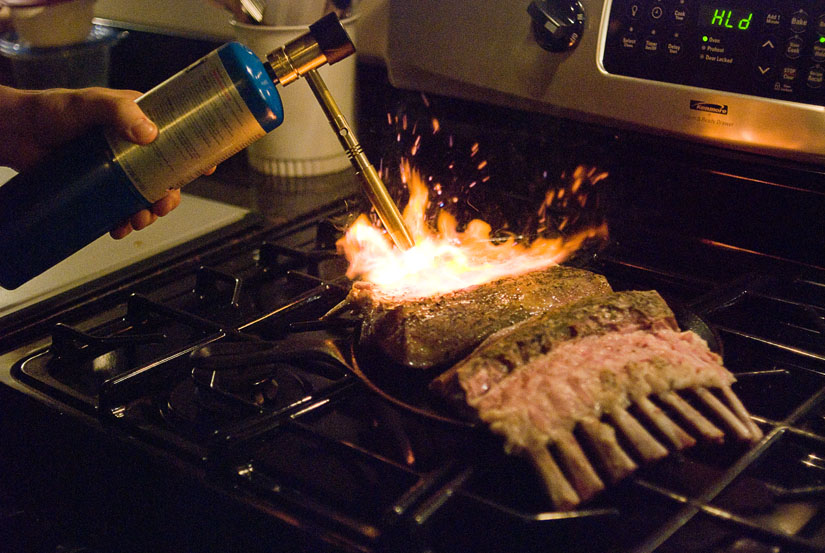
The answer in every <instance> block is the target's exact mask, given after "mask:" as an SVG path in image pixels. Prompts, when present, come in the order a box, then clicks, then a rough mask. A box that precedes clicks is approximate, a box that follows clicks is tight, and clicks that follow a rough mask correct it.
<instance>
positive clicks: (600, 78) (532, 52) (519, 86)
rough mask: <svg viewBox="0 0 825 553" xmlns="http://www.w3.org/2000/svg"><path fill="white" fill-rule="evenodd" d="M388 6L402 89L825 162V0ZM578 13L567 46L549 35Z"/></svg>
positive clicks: (483, 1) (434, 1) (543, 0)
mask: <svg viewBox="0 0 825 553" xmlns="http://www.w3.org/2000/svg"><path fill="white" fill-rule="evenodd" d="M389 12H390V15H389V37H390V40H389V44H388V52H387V58H388V66H389V69H390V75H391V79H392V81H393V83H394V84H396V85H398V86H400V87H404V88H413V89H425V90H428V91H429V92H433V93H443V94H447V95H450V96H458V97H462V98H466V99H471V100H481V101H485V102H488V103H493V104H499V105H505V106H508V107H515V108H518V109H526V110H532V111H540V112H545V113H551V114H554V115H562V116H565V117H572V118H577V119H583V120H587V121H590V122H597V123H603V124H608V125H611V126H619V127H623V128H630V129H637V130H643V131H648V132H653V133H661V134H666V135H671V136H676V137H680V138H687V139H690V140H694V141H699V142H704V143H710V144H714V145H718V146H721V147H723V148H730V149H735V150H745V151H750V152H757V153H762V154H767V155H770V156H773V157H777V158H784V159H791V160H797V161H804V162H812V163H820V162H822V161H825V113H823V110H824V109H825V108H823V105H824V104H825V79H824V78H823V75H825V3H823V2H820V1H816V0H790V1H789V0H781V1H780V0H533V1H532V2H530V1H528V0H522V1H515V2H500V1H497V0H478V1H476V2H472V3H471V4H468V3H466V2H443V1H441V0H416V1H413V2H408V1H401V0H398V1H396V0H392V1H391V5H390V10H389ZM565 20H566V21H565ZM571 22H572V24H573V26H577V27H578V28H577V29H574V30H572V31H568V35H569V34H573V35H574V36H573V37H572V39H570V40H569V41H568V43H567V44H563V45H562V46H561V47H559V48H555V50H556V51H549V50H548V49H545V48H544V47H542V46H541V45H540V44H539V42H541V37H537V32H538V33H548V32H549V33H563V32H564V29H561V30H559V29H558V27H559V26H562V27H564V26H565V25H567V24H570V23H571ZM537 38H539V40H538V41H537ZM436 45H438V46H439V47H436ZM442 45H449V47H442ZM545 46H547V45H546V44H545Z"/></svg>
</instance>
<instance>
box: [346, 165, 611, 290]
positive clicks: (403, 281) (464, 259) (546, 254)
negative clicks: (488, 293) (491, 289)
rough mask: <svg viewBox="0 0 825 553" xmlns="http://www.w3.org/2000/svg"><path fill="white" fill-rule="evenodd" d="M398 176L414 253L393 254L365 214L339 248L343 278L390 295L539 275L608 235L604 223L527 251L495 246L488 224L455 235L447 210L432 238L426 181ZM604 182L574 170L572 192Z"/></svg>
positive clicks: (476, 223) (515, 245)
mask: <svg viewBox="0 0 825 553" xmlns="http://www.w3.org/2000/svg"><path fill="white" fill-rule="evenodd" d="M401 174H402V181H403V182H405V183H406V184H407V187H408V188H409V191H410V200H409V202H408V203H407V206H406V207H405V208H404V212H403V218H404V222H405V223H406V225H407V228H408V229H409V230H410V232H411V233H412V235H413V239H414V241H415V246H414V247H413V248H411V249H409V250H406V251H403V250H400V249H398V248H396V247H394V246H393V244H392V242H391V240H390V239H389V238H388V237H387V235H386V233H385V232H384V231H383V230H382V229H379V228H376V227H375V226H373V225H372V224H371V223H370V220H369V218H368V217H367V216H366V215H363V214H362V215H361V216H359V217H358V219H357V220H356V221H355V222H354V223H353V225H352V226H351V227H350V228H349V229H348V230H347V233H346V235H345V236H344V237H343V238H341V239H340V240H339V241H338V249H339V250H340V251H343V253H344V254H345V255H346V257H347V259H348V260H349V263H350V264H349V269H348V270H347V276H348V277H349V278H351V279H354V278H357V277H361V278H362V279H364V280H367V281H369V282H372V283H373V284H376V285H378V286H379V287H380V288H381V291H382V292H383V293H385V294H387V295H388V296H399V297H404V298H414V297H427V296H433V295H437V294H444V293H447V292H451V291H454V290H459V289H462V288H467V287H470V286H475V285H479V284H484V283H486V282H491V281H493V280H496V279H499V278H502V277H505V276H515V275H519V274H523V273H527V272H530V271H535V270H539V269H544V268H547V267H549V266H552V265H556V264H558V263H561V262H562V261H564V260H565V259H567V258H568V257H569V256H570V255H571V254H572V253H573V252H575V251H576V250H577V249H578V248H579V247H581V245H582V244H583V243H584V241H585V240H587V239H589V238H595V237H605V236H607V225H606V224H602V225H600V226H598V227H595V228H590V229H587V230H584V231H582V232H579V233H577V234H575V235H573V236H569V237H566V238H562V237H558V238H553V239H547V238H539V239H536V240H534V241H533V242H532V243H531V244H529V245H525V244H522V243H519V242H518V241H517V240H516V238H515V237H510V238H508V239H507V240H505V241H500V240H494V239H493V238H491V236H490V233H491V230H492V229H491V228H490V225H489V224H487V223H486V222H484V221H481V220H478V219H475V220H473V221H470V223H469V224H468V225H467V226H466V228H465V230H464V231H463V232H459V231H458V223H457V221H456V219H455V218H454V217H453V216H452V215H451V214H449V213H447V212H446V211H440V212H439V213H438V219H437V223H436V229H435V231H434V230H433V229H432V228H431V227H430V226H429V225H428V224H427V220H426V219H427V218H426V213H427V207H428V201H429V195H428V190H427V186H426V185H425V184H424V180H423V179H422V177H421V175H420V174H419V173H418V172H417V171H414V170H412V169H411V168H410V165H409V163H408V162H406V161H405V162H403V163H402V168H401ZM606 176H607V175H606V174H605V173H601V174H597V173H595V172H594V171H593V170H591V171H590V172H589V173H588V172H586V171H584V169H580V171H579V170H577V172H576V174H574V183H573V186H574V187H575V188H576V189H578V187H579V186H581V183H582V181H583V180H584V179H590V182H598V181H599V180H601V179H602V178H604V177H606ZM561 197H563V194H561V193H559V194H558V195H556V196H554V195H552V194H548V195H547V198H546V200H545V203H544V204H543V205H542V206H541V208H540V210H539V214H540V215H541V216H542V217H544V214H545V213H546V211H547V208H548V204H549V203H552V202H553V201H554V198H555V199H558V198H561Z"/></svg>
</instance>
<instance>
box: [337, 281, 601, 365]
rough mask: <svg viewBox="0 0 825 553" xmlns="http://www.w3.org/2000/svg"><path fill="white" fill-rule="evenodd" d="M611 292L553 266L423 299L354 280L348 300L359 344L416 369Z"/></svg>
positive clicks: (445, 360) (453, 358)
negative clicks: (358, 320) (358, 321)
mask: <svg viewBox="0 0 825 553" xmlns="http://www.w3.org/2000/svg"><path fill="white" fill-rule="evenodd" d="M610 291H611V288H610V285H609V284H608V283H607V280H606V279H605V278H604V277H603V276H601V275H598V274H596V273H593V272H590V271H585V270H583V269H576V268H571V267H562V266H554V267H551V268H549V269H545V270H542V271H533V272H530V273H526V274H524V275H520V276H514V277H507V278H503V279H499V280H496V281H493V282H490V283H487V284H482V285H478V286H474V287H471V288H465V289H462V290H459V291H456V292H450V293H447V294H441V295H439V296H434V297H426V298H413V299H409V298H398V297H393V296H388V295H385V294H383V293H382V292H381V291H380V290H379V289H378V288H377V287H375V286H374V285H372V284H369V283H364V282H356V283H355V284H354V285H353V287H352V290H351V292H350V296H349V302H350V303H351V304H352V305H353V306H354V307H355V308H356V310H357V311H359V312H360V313H361V314H362V316H363V324H362V328H361V343H362V344H364V345H366V346H368V347H374V348H377V349H379V350H380V351H382V352H383V353H384V354H385V355H387V356H388V357H389V358H390V359H392V360H393V361H395V362H397V363H399V364H402V365H405V366H409V367H413V368H419V369H426V368H430V367H433V366H438V365H446V364H448V363H452V362H455V361H456V360H458V359H460V358H461V357H462V356H464V355H467V354H468V353H470V351H472V350H473V348H475V347H476V346H477V345H478V344H479V343H480V342H481V341H482V340H484V339H485V338H486V337H487V336H489V335H490V334H493V333H494V332H496V331H498V330H501V329H503V328H506V327H509V326H511V325H514V324H516V323H518V322H520V321H522V320H524V319H527V318H529V317H531V316H532V315H535V314H537V313H542V312H545V311H547V310H548V309H550V308H553V307H557V306H560V305H565V304H568V303H571V302H573V301H576V300H579V299H581V298H583V297H587V296H593V295H603V294H607V293H609V292H610Z"/></svg>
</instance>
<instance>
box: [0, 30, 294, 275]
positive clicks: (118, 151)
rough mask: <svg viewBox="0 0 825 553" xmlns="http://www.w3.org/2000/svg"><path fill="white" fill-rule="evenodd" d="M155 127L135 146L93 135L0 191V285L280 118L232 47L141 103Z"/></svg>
mask: <svg viewBox="0 0 825 553" xmlns="http://www.w3.org/2000/svg"><path fill="white" fill-rule="evenodd" d="M137 103H138V105H140V107H141V109H142V110H143V111H144V112H145V113H146V115H147V116H148V117H149V118H150V119H151V120H152V121H153V122H154V123H155V124H156V125H157V127H158V130H159V133H158V136H157V138H156V139H155V141H154V142H152V143H151V144H149V145H147V146H138V145H136V144H133V143H131V142H128V141H126V140H124V139H122V138H120V137H119V136H116V135H115V134H114V133H112V132H100V131H96V132H92V133H90V134H87V135H86V136H84V137H82V138H80V139H79V140H76V141H75V142H72V143H71V144H69V145H68V146H67V147H65V148H63V149H60V150H58V151H56V152H54V153H53V154H52V155H51V156H49V157H47V158H46V159H44V160H43V161H41V162H40V163H39V164H38V165H37V166H36V167H34V168H33V169H31V170H28V171H24V172H22V173H20V174H19V175H16V176H15V177H13V178H12V179H11V180H10V181H9V182H7V183H6V184H4V185H3V186H0V285H2V286H3V287H4V288H8V289H12V288H16V287H18V286H19V285H21V284H23V283H24V282H26V281H28V280H29V279H31V278H33V277H35V276H37V275H38V274H40V273H42V272H43V271H45V270H46V269H49V268H50V267H52V266H53V265H55V264H57V263H58V262H60V261H62V260H63V259H65V258H66V257H68V256H69V255H71V254H72V253H74V252H76V251H77V250H79V249H81V248H82V247H84V246H86V245H87V244H89V243H91V242H93V241H94V240H96V239H97V238H99V237H100V236H102V235H104V234H106V233H107V232H108V231H109V230H111V229H112V228H114V227H115V226H116V225H117V224H118V223H119V222H121V221H123V220H125V219H127V218H128V217H129V216H130V215H132V214H133V213H135V212H137V211H139V210H141V209H145V208H147V207H149V206H151V204H152V203H154V202H155V201H157V200H159V199H161V198H162V197H163V196H165V195H166V194H167V193H168V191H169V190H170V189H173V188H179V187H181V186H183V185H185V184H187V183H189V182H190V181H192V180H194V179H195V178H196V177H197V176H198V175H200V174H202V173H203V172H204V171H205V170H207V169H208V168H209V167H212V166H213V165H216V164H218V163H220V162H221V161H223V160H225V159H226V158H228V157H229V156H231V155H233V154H235V153H236V152H238V151H240V150H241V149H243V148H245V147H246V146H247V145H249V144H250V143H251V142H253V141H255V140H257V139H258V138H260V137H262V136H264V135H265V134H266V133H267V132H269V131H271V130H272V129H274V128H276V127H277V126H278V125H280V124H281V122H282V121H283V109H282V106H281V99H280V96H279V95H278V91H277V90H276V88H275V84H274V83H273V81H272V79H271V78H270V77H269V75H268V73H267V71H266V69H265V66H264V64H263V63H261V61H260V60H258V58H257V57H256V56H255V55H254V54H253V53H252V52H251V51H250V50H249V49H247V48H246V47H244V46H242V45H240V44H238V43H228V44H225V45H223V46H221V47H220V48H218V49H217V50H215V51H213V52H212V53H210V54H208V55H206V56H205V57H203V58H202V59H200V60H199V61H197V62H195V63H194V64H192V65H191V66H189V67H188V68H186V69H184V70H183V71H181V72H180V73H178V74H176V75H174V76H173V77H171V78H169V79H167V80H166V81H164V82H163V83H161V84H160V85H158V86H156V87H155V88H153V89H152V90H150V91H149V92H147V93H146V94H144V95H143V96H141V97H140V98H138V100H137Z"/></svg>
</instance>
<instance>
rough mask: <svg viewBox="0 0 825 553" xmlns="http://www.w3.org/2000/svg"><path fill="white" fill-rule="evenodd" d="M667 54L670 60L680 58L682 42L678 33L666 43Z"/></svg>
mask: <svg viewBox="0 0 825 553" xmlns="http://www.w3.org/2000/svg"><path fill="white" fill-rule="evenodd" d="M665 52H666V53H667V55H668V57H669V58H678V57H679V56H680V55H681V54H682V41H681V40H679V34H678V33H676V34H674V35H673V36H672V37H670V38H669V39H668V40H667V42H665Z"/></svg>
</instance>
